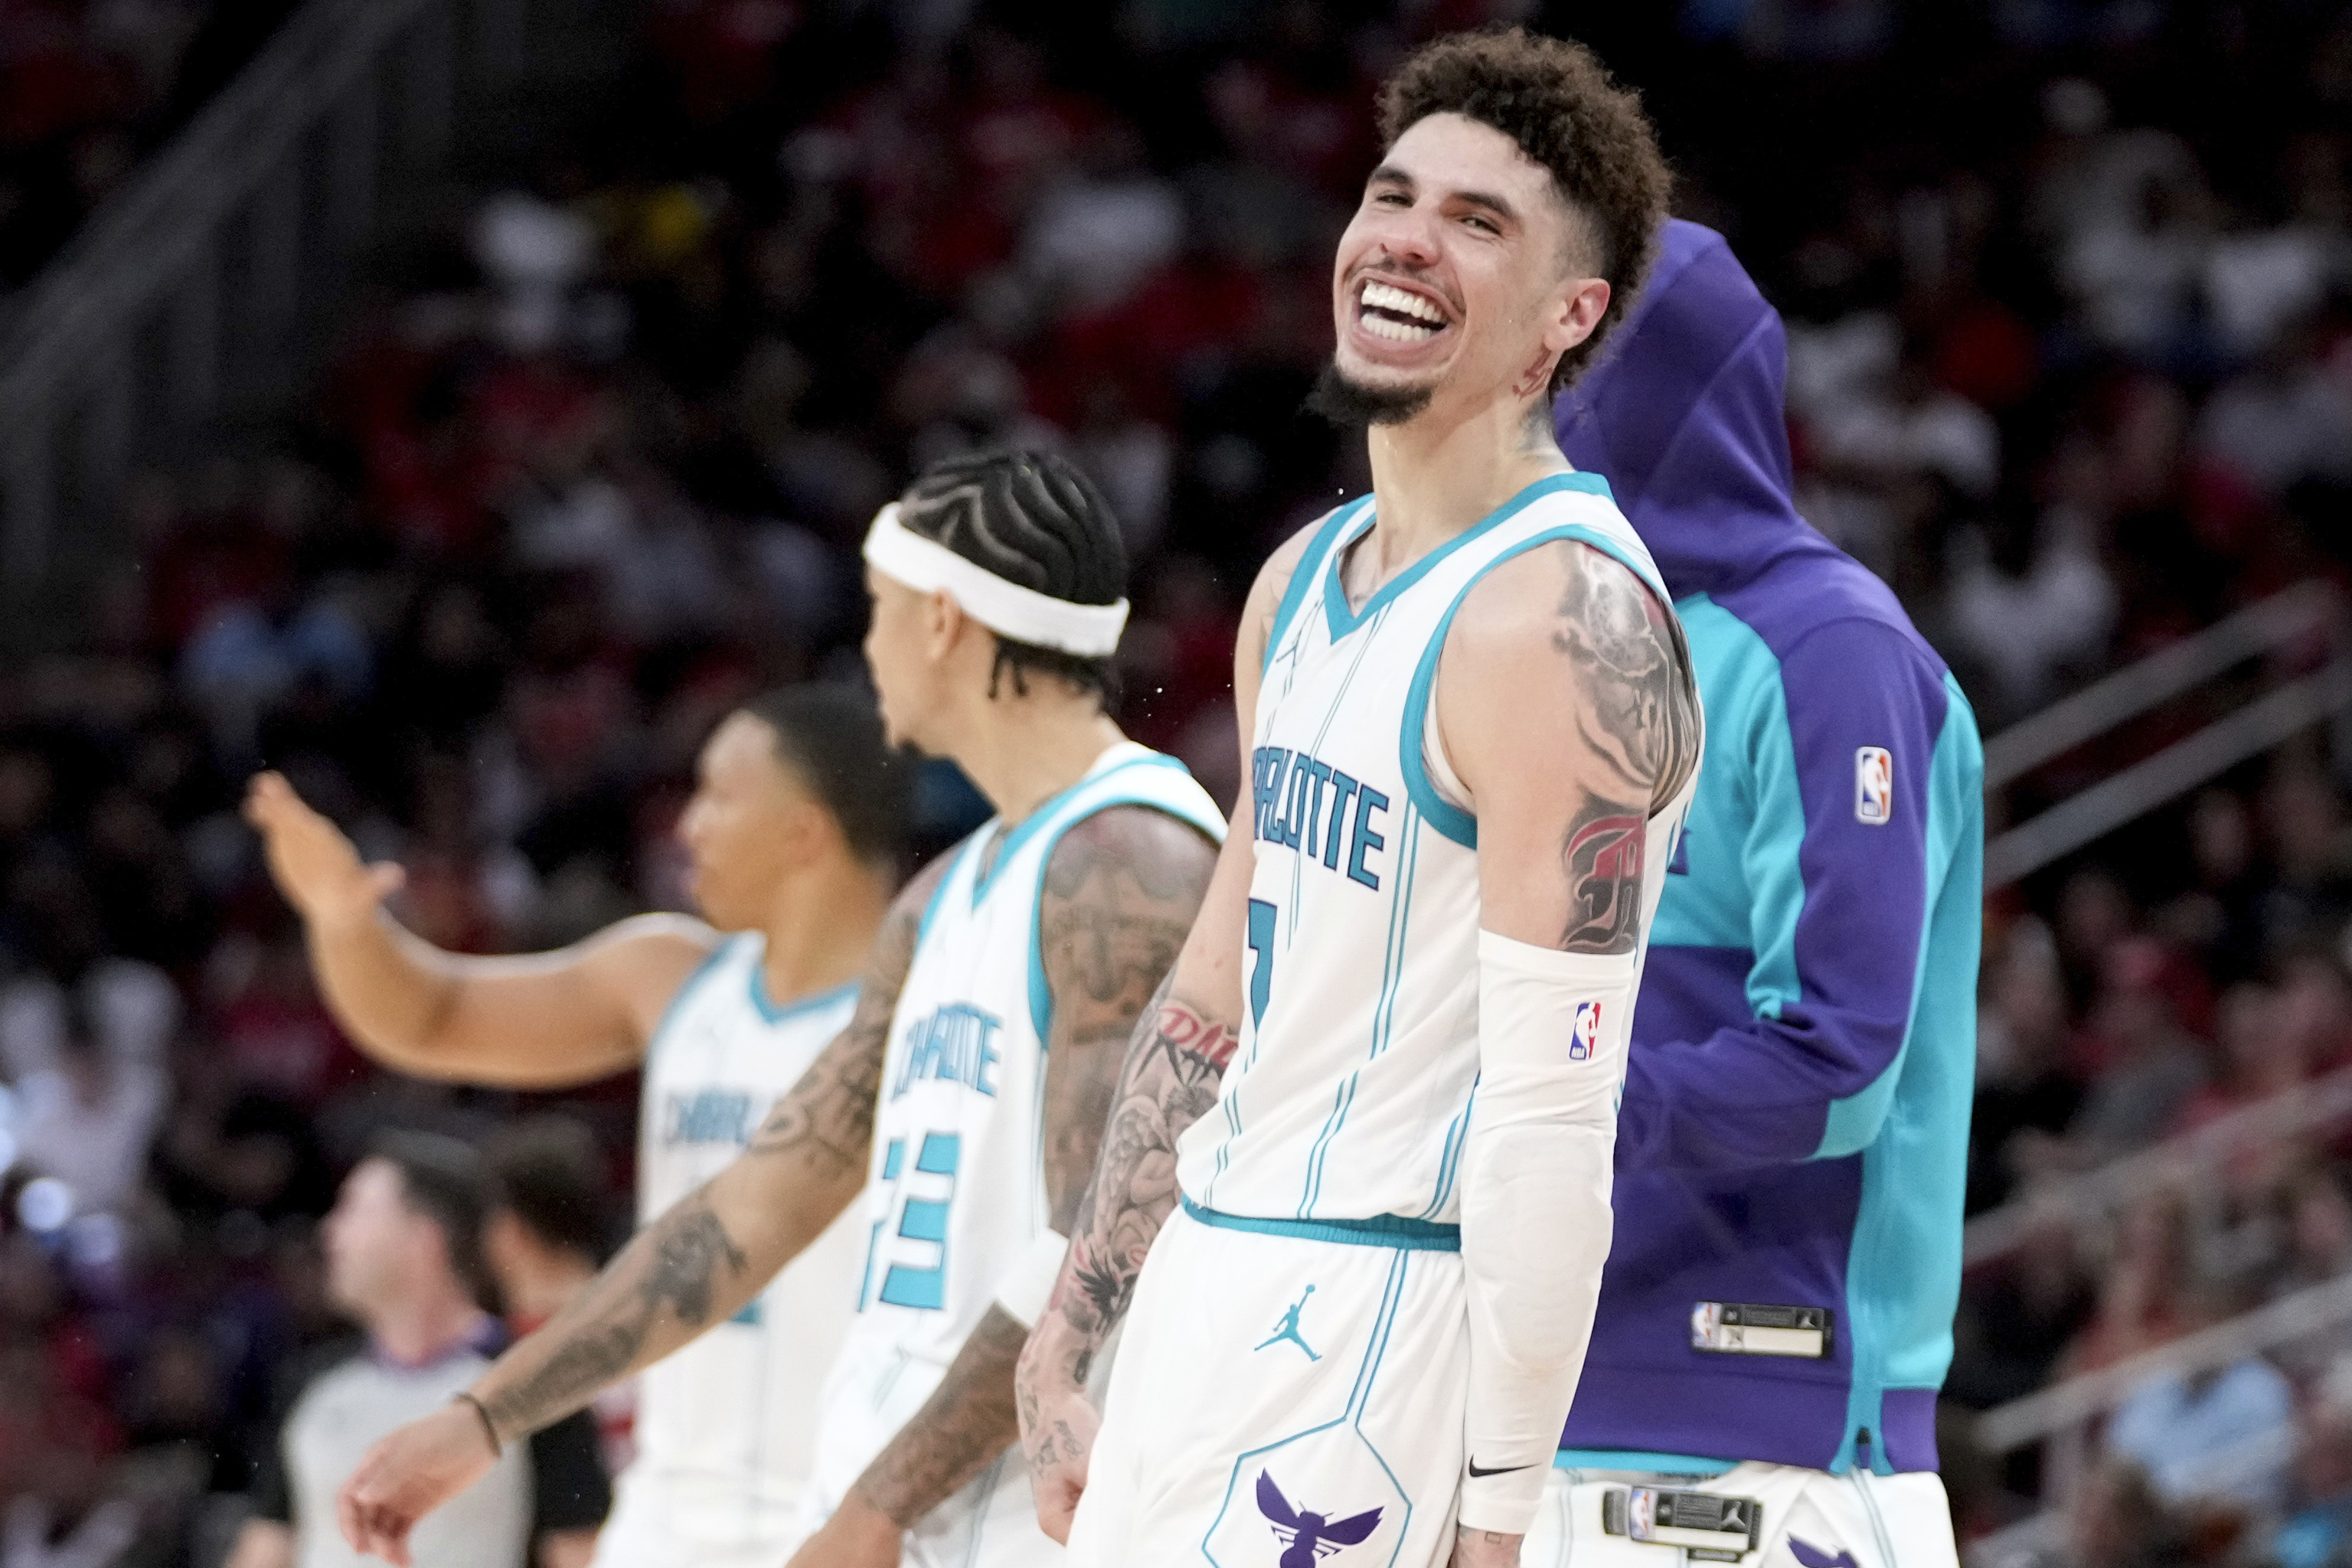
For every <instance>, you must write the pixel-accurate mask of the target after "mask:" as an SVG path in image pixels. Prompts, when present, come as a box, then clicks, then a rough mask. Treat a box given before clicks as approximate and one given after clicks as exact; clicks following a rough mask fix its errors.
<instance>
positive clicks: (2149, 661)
mask: <svg viewBox="0 0 2352 1568" xmlns="http://www.w3.org/2000/svg"><path fill="white" fill-rule="evenodd" d="M2335 612H2336V591H2335V590H2334V589H2333V588H2331V587H2329V586H2328V585H2327V584H2325V583H2317V582H2313V583H2301V584H2296V585H2295V586H2294V587H2292V588H2288V589H2285V590H2284V591H2283V592H2280V593H2277V594H2273V595H2271V596H2270V597H2269V598H2267V599H2264V600H2262V601H2261V602H2260V603H2258V604H2252V605H2247V606H2246V607H2245V608H2244V609H2242V610H2239V611H2237V612H2236V613H2235V614H2233V615H2230V616H2224V617H2223V618H2222V619H2221V620H2218V621H2216V622H2214V623H2213V624H2212V625H2211V626H2207V627H2206V628H2205V629H2204V630H2202V631H2200V632H2198V633H2196V634H2195V635H2193V636H2191V637H2183V638H2182V639H2181V640H2180V641H2179V642H2177V643H2174V644H2173V645H2172V646H2171V647H2166V648H2161V649H2159V650H2158V651H2157V652H2155V653H2152V654H2149V655H2148V656H2147V658H2143V659H2140V660H2138V661H2137V663H2134V664H2131V665H2129V666H2126V668H2122V669H2119V670H2117V671H2116V673H2114V674H2113V675H2110V676H2108V677H2106V678H2105V679H2103V680H2099V681H2095V682H2094V683H2093V684H2091V685H2089V686H2086V687H2084V689H2082V690H2080V691H2078V692H2076V693H2074V695H2073V696H2072V697H2068V698H2065V699H2063V700H2060V701H2057V702H2053V703H2052V704H2051V705H2050V706H2049V707H2047V708H2044V709H2043V710H2042V711H2040V712H2039V713H2036V714H2034V715H2033V716H2032V718H2029V719H2023V720H2020V721H2018V722H2017V723H2015V724H2012V725H2011V726H2010V727H2009V728H2008V729H2006V730H2003V731H2001V732H2000V734H1998V735H1995V736H1993V737H1992V738H1991V739H1990V740H1988V741H1987V742H1985V760H1984V771H1985V788H1987V789H1989V790H1994V789H2000V788H2001V787H2003V786H2004V785H2007V784H2014V783H2015V782H2016V781H2017V780H2019V779H2021V778H2022V777H2024V776H2025V775H2026V774H2027V773H2032V771H2033V770H2034V769H2035V768H2038V767H2040V766H2041V765H2042V763H2046V762H2048V761H2050V760H2051V759H2052V758H2053V757H2058V756H2063V755H2064V754H2065V753H2066V752H2071V751H2073V750H2074V748H2075V747H2076V746H2079V745H2081V744H2082V743H2083V742H2085V741H2088V740H2091V739H2093V738H2095V737H2096V736H2098V735H2102V734H2105V732H2106V731H2109V730H2112V729H2114V728H2115V727H2116V725H2118V724H2121V723H2124V722H2126V721H2128V720H2131V719H2136V718H2137V717H2138V716H2139V715H2140V714H2142V713H2145V712H2147V710H2149V709H2151V708H2154V707H2156V706H2157V705H2158V703H2161V702H2166V701H2168V700H2171V699H2172V698H2175V697H2178V696H2179V695H2180V694H2181V693H2182V692H2184V691H2187V690H2189V689H2192V688H2194V687H2197V686H2200V685H2202V684H2204V683H2205V682H2206V681H2208V680H2210V679H2213V678H2214V677H2215V676H2217V675H2220V674H2221V672H2222V671H2224V670H2226V669H2228V668H2230V667H2231V666H2232V665H2237V664H2242V663H2244V662H2245V661H2246V660H2247V659H2250V658H2253V657H2254V656H2255V655H2256V654H2260V653H2265V652H2267V651H2269V650H2270V649H2272V648H2273V647H2277V646H2278V645H2279V644H2281V643H2283V642H2287V641H2290V640H2292V639H2293V638H2294V637H2301V636H2303V635H2304V634H2305V632H2307V631H2310V630H2312V629H2314V628H2315V627H2316V626H2322V625H2325V624H2326V620H2327V618H2328V617H2329V616H2332V615H2333V614H2335Z"/></svg>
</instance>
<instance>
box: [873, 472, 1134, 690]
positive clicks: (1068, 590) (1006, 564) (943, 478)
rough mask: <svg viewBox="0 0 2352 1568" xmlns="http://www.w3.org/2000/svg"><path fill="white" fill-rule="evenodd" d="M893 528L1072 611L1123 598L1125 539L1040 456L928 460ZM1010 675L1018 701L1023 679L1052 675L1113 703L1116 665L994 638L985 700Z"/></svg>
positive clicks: (1080, 483) (1102, 503) (1094, 502)
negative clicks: (948, 550)
mask: <svg viewBox="0 0 2352 1568" xmlns="http://www.w3.org/2000/svg"><path fill="white" fill-rule="evenodd" d="M898 522H899V525H900V526H901V527H903V528H905V529H907V530H908V531H910V532H913V533H917V534H919V535H921V536H922V537H923V538H925V539H929V540H931V541H932V542H935V543H939V544H943V545H945V546H946V547H947V548H948V549H950V550H952V551H954V552H956V553H957V554H958V555H961V556H962V557H963V558H964V559H965V560H967V561H969V562H971V563H972V564H973V565H975V566H978V567H980V568H981V569H982V570H983V571H985V572H988V573H991V574H993V575H995V576H998V577H1002V578H1003V579H1004V580H1005V581H1006V582H1008V583H1016V584H1020V585H1021V586H1022V587H1024V588H1028V589H1032V590H1034V592H1036V593H1040V594H1044V595H1048V596H1050V597H1052V598H1055V599H1060V600H1062V601H1064V602H1065V603H1067V604H1073V605H1112V604H1117V603H1118V600H1119V598H1120V597H1121V596H1122V595H1125V594H1126V592H1127V542H1126V541H1125V540H1124V539H1123V538H1122V537H1121V536H1120V534H1119V531H1118V519H1117V518H1115V517H1113V516H1112V515H1111V510H1110V503H1109V502H1108V501H1107V500H1104V499H1103V496H1102V492H1101V491H1100V490H1098V489H1096V488H1095V484H1094V481H1093V480H1092V479H1087V477H1086V475H1084V474H1082V473H1080V472H1079V471H1078V470H1077V469H1076V468H1074V467H1072V466H1071V465H1070V464H1068V463H1066V462H1065V461H1063V460H1062V459H1061V458H1056V457H1054V456H1052V455H1051V454H1049V453H1045V452H1024V451H1009V450H1005V449H1003V448H997V449H993V450H985V451H979V452H969V453H965V454H963V455H961V456H959V457H954V458H948V459H946V460H945V461H943V462H939V463H934V464H932V465H931V467H930V468H927V469H925V470H924V472H923V476H922V478H920V479H917V480H916V481H915V483H914V486H913V488H912V489H908V491H907V493H906V495H905V496H904V497H903V498H902V499H901V500H900V501H899V504H898ZM1007 671H1010V672H1011V674H1012V677H1013V690H1014V691H1015V692H1017V693H1019V694H1020V695H1022V696H1024V697H1026V696H1027V695H1028V694H1029V686H1028V682H1027V679H1026V676H1027V675H1028V674H1032V673H1034V674H1039V675H1050V676H1054V677H1055V678H1057V679H1061V680H1063V681H1065V682H1066V683H1067V684H1069V685H1071V686H1074V687H1076V688H1077V689H1079V690H1082V691H1091V692H1093V693H1094V694H1095V695H1096V697H1097V699H1099V700H1101V702H1102V705H1103V706H1104V707H1105V708H1107V709H1108V708H1111V707H1115V706H1116V705H1117V704H1118V667H1117V665H1116V664H1115V662H1114V661H1113V659H1111V658H1088V657H1087V656H1084V655H1080V654H1074V653H1065V652H1064V651H1062V650H1061V649H1060V648H1052V647H1038V646H1037V645H1036V644H1034V643H1025V642H1015V641H1014V640H1013V639H1012V638H1010V637H1003V636H999V637H997V639H996V662H995V664H994V665H993V666H992V667H991V668H990V670H989V674H988V694H989V695H990V696H991V697H993V696H995V695H996V687H997V682H998V680H999V679H1001V678H1002V677H1003V675H1004V674H1005V673H1006V672H1007Z"/></svg>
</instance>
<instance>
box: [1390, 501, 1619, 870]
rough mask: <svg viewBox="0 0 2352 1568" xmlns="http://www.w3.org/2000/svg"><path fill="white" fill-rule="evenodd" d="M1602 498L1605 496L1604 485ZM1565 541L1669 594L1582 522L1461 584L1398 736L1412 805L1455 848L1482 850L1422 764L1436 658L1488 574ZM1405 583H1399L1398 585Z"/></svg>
mask: <svg viewBox="0 0 2352 1568" xmlns="http://www.w3.org/2000/svg"><path fill="white" fill-rule="evenodd" d="M1591 477H1595V476H1589V475H1584V474H1565V475H1561V476H1559V478H1561V479H1586V478H1591ZM1559 488H1568V487H1565V486H1563V487H1559ZM1576 488H1579V489H1583V488H1586V487H1582V486H1579V487H1576ZM1601 493H1602V494H1606V493H1607V487H1606V486H1605V485H1604V486H1603V487H1602V489H1601ZM1501 515H1503V514H1499V513H1498V514H1497V516H1498V517H1499V516H1501ZM1482 526H1483V525H1482ZM1563 539H1571V540H1574V541H1575V542H1578V543H1579V544H1589V545H1591V547H1592V548H1593V549H1595V550H1598V551H1599V552H1601V553H1602V554H1603V555H1606V556H1608V557H1609V558H1610V559H1612V560H1613V561H1616V562H1618V563H1621V564H1622V565H1623V566H1624V567H1625V569H1626V570H1627V571H1629V572H1631V573H1633V575H1635V576H1636V577H1639V578H1640V579H1642V581H1643V582H1644V583H1647V584H1651V585H1652V587H1653V588H1654V589H1655V590H1656V591H1657V593H1658V594H1659V595H1661V596H1662V597H1663V596H1664V593H1665V590H1664V588H1659V587H1658V586H1657V575H1656V572H1655V569H1654V568H1653V567H1651V566H1650V565H1649V564H1648V563H1645V562H1643V561H1642V560H1640V559H1639V558H1638V557H1636V556H1635V555H1634V554H1633V552H1631V551H1629V550H1627V549H1626V548H1625V547H1624V545H1622V544H1621V543H1620V542H1617V541H1616V540H1613V539H1612V538H1610V537H1609V536H1608V535H1607V534H1605V533H1602V532H1601V531H1600V530H1598V529H1596V528H1593V527H1591V525H1590V524H1588V523H1581V522H1563V523H1560V524H1559V525H1558V526H1556V527H1552V528H1547V529H1545V530H1543V531H1541V532H1538V533H1531V534H1529V535H1528V537H1527V538H1525V539H1522V540H1520V541H1519V542H1517V544H1514V545H1512V546H1511V547H1510V548H1508V549H1507V550H1502V551H1498V552H1496V556H1495V558H1494V559H1493V560H1492V561H1489V562H1487V563H1486V564H1485V565H1484V566H1481V567H1480V568H1479V569H1478V571H1477V574H1476V575H1475V576H1473V577H1472V578H1471V579H1470V581H1468V582H1467V583H1465V584H1462V591H1461V592H1460V593H1458V594H1456V595H1454V602H1453V603H1452V604H1450V605H1446V606H1445V614H1444V615H1443V616H1439V617H1438V618H1437V629H1436V630H1435V631H1433V632H1432V633H1431V634H1430V637H1429V646H1428V647H1425V648H1423V649H1422V653H1421V663H1420V664H1419V665H1418V666H1416V667H1415V668H1414V669H1413V672H1412V685H1411V686H1410V687H1408V688H1407V689H1406V690H1405V695H1404V733H1403V734H1402V735H1401V736H1399V737H1398V740H1397V744H1398V747H1399V752H1400V754H1399V758H1398V760H1399V761H1400V762H1401V763H1402V764H1403V767H1404V787H1405V793H1406V794H1408V795H1412V803H1413V804H1414V805H1417V806H1419V807H1420V808H1421V815H1422V816H1424V817H1426V818H1428V819H1429V825H1430V826H1432V827H1434V828H1435V829H1437V831H1438V832H1440V833H1443V834H1444V835H1445V837H1448V838H1451V839H1452V840H1454V843H1456V844H1459V845H1462V846H1464V847H1467V848H1472V849H1475V848H1476V847H1478V819H1477V818H1476V817H1475V816H1471V815H1470V814H1469V813H1468V812H1466V811H1465V810H1463V809H1462V808H1461V807H1460V806H1458V805H1454V803H1453V802H1451V801H1449V800H1447V799H1445V798H1444V796H1443V795H1439V794H1438V793H1437V786H1436V785H1435V784H1432V783H1430V780H1429V769H1428V767H1427V766H1426V765H1425V764H1424V763H1423V761H1422V755H1421V737H1422V734H1423V731H1426V730H1427V729H1428V728H1429V693H1430V691H1431V689H1432V688H1433V687H1434V686H1435V685H1436V684H1437V659H1438V656H1439V655H1440V654H1442V653H1443V652H1444V651H1445V634H1446V633H1447V632H1448V631H1450V630H1451V629H1452V628H1453V626H1454V614H1455V613H1456V612H1457V611H1459V610H1460V609H1461V608H1462V601H1463V600H1465V599H1466V598H1468V597H1469V596H1470V590H1471V589H1473V588H1475V587H1476V586H1477V585H1478V584H1479V583H1480V582H1481V581H1483V580H1484V579H1485V577H1486V574H1487V573H1489V572H1492V571H1493V570H1494V569H1495V568H1496V567H1497V566H1500V565H1501V564H1502V563H1504V562H1506V561H1508V560H1510V559H1511V558H1512V557H1514V556H1517V555H1524V554H1526V553H1527V552H1528V551H1530V550H1533V549H1534V548H1535V547H1536V546H1538V545H1539V544H1550V543H1553V542H1557V541H1559V540H1563ZM1424 559H1426V558H1425V557H1424ZM1402 580H1403V579H1402V578H1400V579H1398V581H1399V582H1402ZM1395 585H1396V584H1394V583H1391V584H1389V586H1390V587H1394V586H1395Z"/></svg>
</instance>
